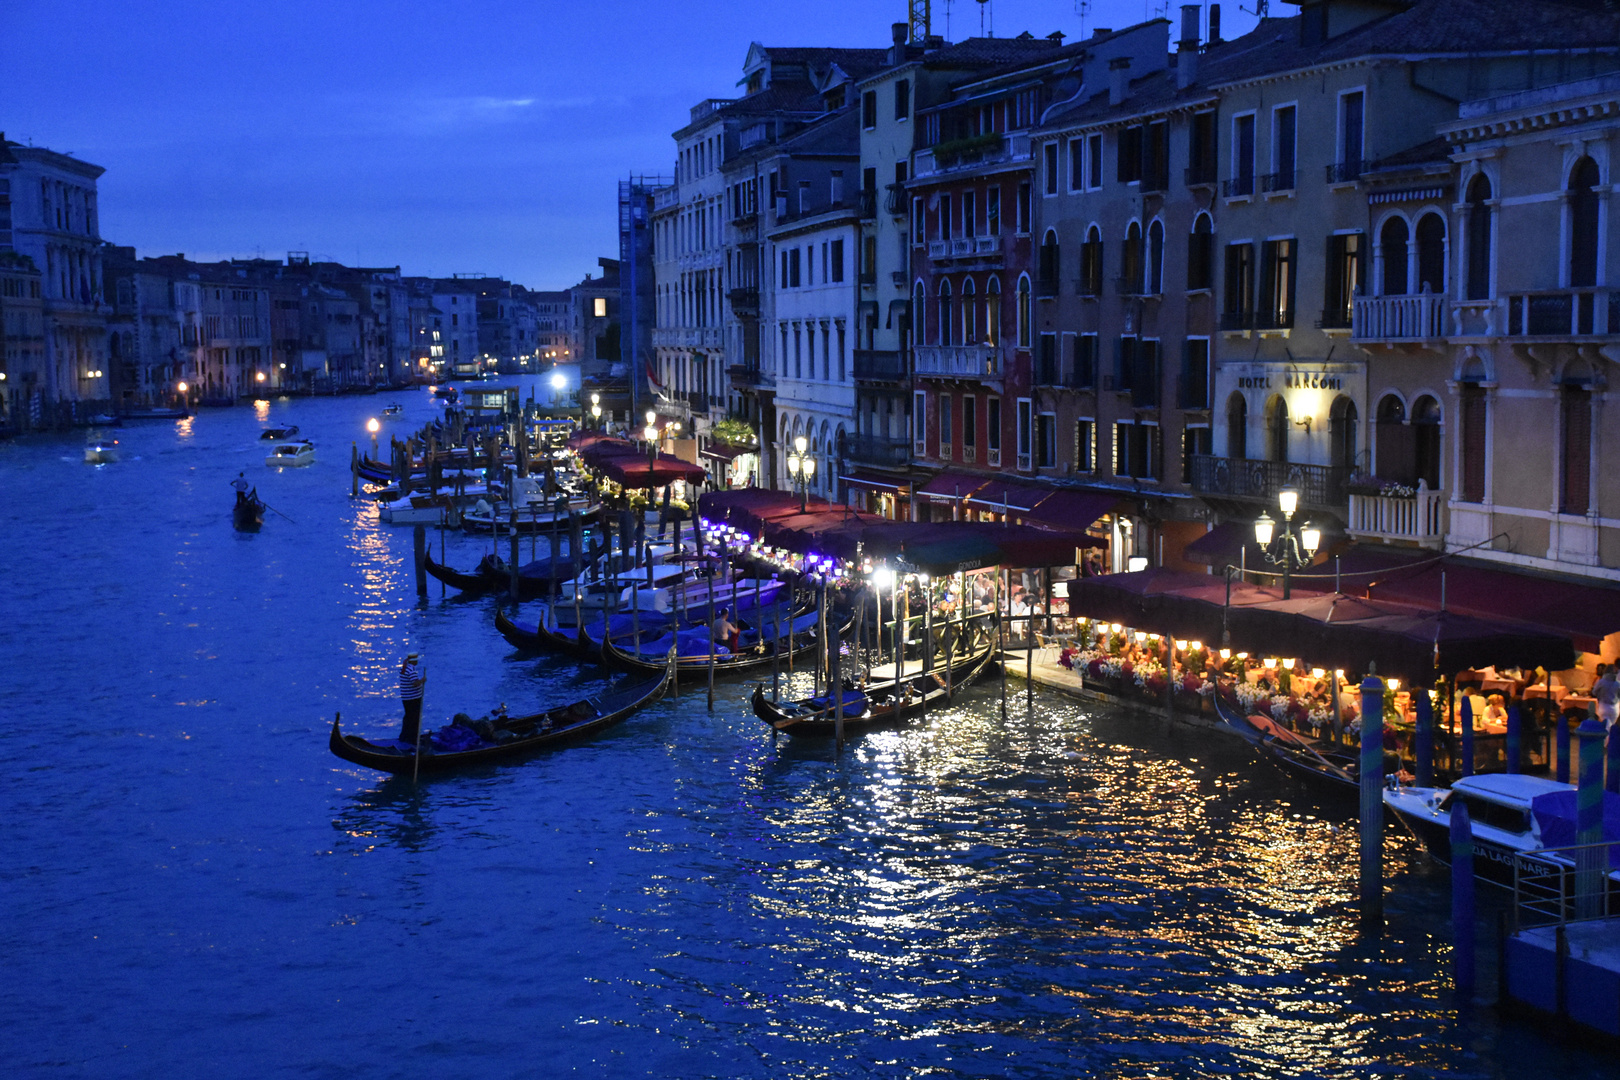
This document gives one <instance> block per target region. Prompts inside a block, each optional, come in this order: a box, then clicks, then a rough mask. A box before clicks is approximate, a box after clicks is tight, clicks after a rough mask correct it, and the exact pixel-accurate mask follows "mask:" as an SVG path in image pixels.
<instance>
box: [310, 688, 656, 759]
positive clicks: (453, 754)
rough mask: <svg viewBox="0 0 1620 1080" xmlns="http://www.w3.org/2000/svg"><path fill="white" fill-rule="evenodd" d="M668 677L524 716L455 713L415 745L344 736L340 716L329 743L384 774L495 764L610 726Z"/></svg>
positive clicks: (343, 754) (341, 754)
mask: <svg viewBox="0 0 1620 1080" xmlns="http://www.w3.org/2000/svg"><path fill="white" fill-rule="evenodd" d="M668 681H669V673H668V671H667V670H666V671H665V672H664V673H663V674H661V675H655V676H653V677H651V678H645V679H642V678H636V679H628V680H624V681H622V682H621V683H620V684H619V685H617V686H614V687H610V688H609V689H608V690H606V691H605V692H603V693H601V694H598V695H595V696H593V697H588V698H586V699H585V700H583V701H577V702H574V703H573V704H570V705H563V706H560V707H558V708H554V709H547V710H544V711H542V712H536V713H530V714H529V715H527V716H495V717H490V718H486V719H481V720H467V719H465V718H464V717H462V716H460V715H458V716H457V718H456V719H455V720H454V721H452V722H451V723H449V724H446V725H445V726H444V727H442V728H439V729H437V730H435V731H428V732H423V735H422V739H421V745H420V748H418V747H414V746H412V745H411V744H410V743H402V742H400V741H399V740H398V739H386V740H382V741H380V742H373V741H372V740H369V739H363V738H361V737H360V736H358V735H345V734H344V733H343V731H342V727H341V718H335V719H333V721H332V735H331V739H330V741H329V743H328V745H329V746H330V748H331V751H332V753H334V754H336V755H337V756H338V757H340V758H342V759H343V760H345V761H352V762H354V763H355V764H356V765H364V766H366V767H367V768H370V769H377V770H380V771H382V772H387V773H404V774H411V775H416V774H418V773H423V774H435V773H446V772H453V771H455V770H457V769H466V768H471V767H474V766H478V765H486V764H496V763H499V762H504V761H511V760H514V759H516V758H521V757H524V756H526V755H528V754H532V753H535V752H536V751H539V750H541V749H544V748H546V747H550V746H556V745H558V744H561V743H566V742H572V741H575V740H578V739H582V738H585V737H586V736H589V735H594V734H596V733H597V732H600V731H602V730H604V729H606V728H609V727H611V726H613V725H614V724H616V723H618V722H619V721H621V720H623V719H624V718H625V717H627V716H629V715H630V714H631V713H633V712H635V711H636V710H637V709H639V708H641V707H642V706H644V705H647V704H649V703H651V702H652V701H654V700H656V699H657V698H658V697H659V696H660V695H661V694H662V693H663V692H664V688H665V686H666V685H667V684H668Z"/></svg>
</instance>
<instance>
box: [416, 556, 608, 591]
mask: <svg viewBox="0 0 1620 1080" xmlns="http://www.w3.org/2000/svg"><path fill="white" fill-rule="evenodd" d="M601 555H602V546H601V545H597V546H595V547H593V548H591V549H590V550H588V551H586V552H585V555H584V558H583V559H576V558H575V557H574V556H573V555H559V556H555V557H551V558H545V559H535V560H534V561H533V562H527V563H524V564H523V566H522V567H521V568H519V570H518V599H520V600H538V599H540V598H542V597H545V596H549V595H550V594H551V591H552V589H553V587H554V586H557V585H560V584H561V583H562V582H564V581H569V580H571V579H573V578H575V577H577V576H579V574H580V573H581V571H583V570H584V568H585V567H587V566H589V565H591V564H592V563H594V562H595V561H596V560H597V559H599V558H601ZM423 568H424V569H425V570H427V572H428V573H429V574H431V575H432V576H433V577H435V578H438V579H439V580H440V581H442V582H444V583H445V584H446V585H448V586H450V587H451V588H453V589H459V590H461V591H462V592H464V593H470V594H472V595H479V594H482V593H487V592H502V593H504V592H510V591H511V589H512V575H511V572H510V571H508V570H507V568H506V560H505V559H502V558H501V557H500V556H498V555H493V554H490V555H485V556H484V557H483V558H481V559H479V560H478V567H477V569H475V570H473V571H471V572H468V571H465V570H457V569H455V568H454V567H451V566H445V565H443V564H442V563H438V562H435V561H434V559H433V556H432V555H428V556H427V557H426V558H425V559H424V560H423Z"/></svg>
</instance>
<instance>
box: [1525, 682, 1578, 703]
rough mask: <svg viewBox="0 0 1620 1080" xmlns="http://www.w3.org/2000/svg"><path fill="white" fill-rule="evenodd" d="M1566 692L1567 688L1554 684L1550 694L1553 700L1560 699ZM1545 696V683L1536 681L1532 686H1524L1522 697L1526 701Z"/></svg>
mask: <svg viewBox="0 0 1620 1080" xmlns="http://www.w3.org/2000/svg"><path fill="white" fill-rule="evenodd" d="M1568 693H1569V690H1568V689H1567V688H1566V687H1562V686H1555V687H1553V688H1552V696H1553V700H1554V701H1562V700H1563V699H1564V696H1565V695H1566V694H1568ZM1546 696H1547V686H1546V684H1545V683H1537V684H1535V685H1534V686H1527V687H1525V688H1524V697H1525V700H1526V701H1530V700H1532V699H1535V698H1545V697H1546Z"/></svg>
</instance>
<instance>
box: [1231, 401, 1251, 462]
mask: <svg viewBox="0 0 1620 1080" xmlns="http://www.w3.org/2000/svg"><path fill="white" fill-rule="evenodd" d="M1226 456H1227V457H1229V458H1240V459H1241V458H1246V457H1248V456H1249V403H1248V402H1247V401H1246V400H1244V397H1243V395H1242V394H1233V395H1232V396H1231V397H1229V398H1227V399H1226Z"/></svg>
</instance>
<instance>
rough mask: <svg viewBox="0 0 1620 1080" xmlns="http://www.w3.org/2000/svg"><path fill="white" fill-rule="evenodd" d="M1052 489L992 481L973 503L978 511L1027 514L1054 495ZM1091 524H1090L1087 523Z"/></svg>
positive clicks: (972, 500)
mask: <svg viewBox="0 0 1620 1080" xmlns="http://www.w3.org/2000/svg"><path fill="white" fill-rule="evenodd" d="M1052 490H1053V489H1051V488H1043V487H1031V486H1029V485H1027V484H1015V483H1012V482H1011V481H1007V480H992V481H990V482H989V483H988V484H985V485H984V486H983V487H981V488H980V489H979V490H978V491H975V492H974V493H973V496H972V498H971V500H970V501H971V502H972V503H973V505H974V508H975V509H978V510H995V511H997V512H1000V511H1002V510H1005V511H1007V512H1008V513H1014V514H1020V513H1022V514H1027V513H1028V512H1029V511H1030V510H1032V509H1034V507H1035V504H1036V503H1038V502H1040V501H1041V500H1042V499H1044V498H1046V497H1047V496H1048V495H1051V494H1052ZM1087 524H1089V522H1088V523H1087Z"/></svg>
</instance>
